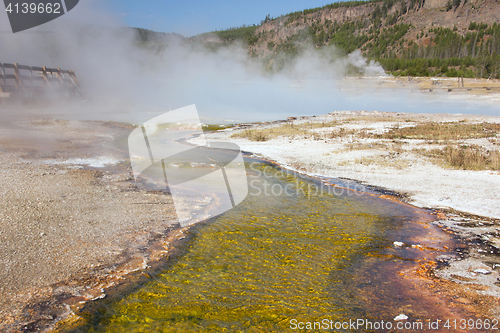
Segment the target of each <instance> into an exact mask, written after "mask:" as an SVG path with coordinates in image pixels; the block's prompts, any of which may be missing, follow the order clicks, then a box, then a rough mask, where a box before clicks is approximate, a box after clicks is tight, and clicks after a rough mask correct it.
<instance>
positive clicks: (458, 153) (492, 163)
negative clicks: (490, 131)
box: [414, 144, 500, 170]
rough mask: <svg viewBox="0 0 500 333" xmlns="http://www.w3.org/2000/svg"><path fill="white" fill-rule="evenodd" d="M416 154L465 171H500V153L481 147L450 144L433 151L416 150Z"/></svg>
mask: <svg viewBox="0 0 500 333" xmlns="http://www.w3.org/2000/svg"><path fill="white" fill-rule="evenodd" d="M414 152H416V153H418V154H420V155H423V156H427V157H430V158H432V159H434V160H435V161H437V162H438V163H440V164H445V165H446V166H452V167H454V168H457V169H463V170H500V153H499V152H498V151H496V150H487V149H485V148H483V147H480V146H474V145H471V146H456V145H452V144H448V145H446V146H444V147H443V148H436V149H431V150H426V149H415V150H414Z"/></svg>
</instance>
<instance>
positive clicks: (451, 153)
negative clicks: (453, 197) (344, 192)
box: [231, 116, 500, 170]
mask: <svg viewBox="0 0 500 333" xmlns="http://www.w3.org/2000/svg"><path fill="white" fill-rule="evenodd" d="M409 118H410V117H399V116H398V117H396V116H384V117H377V116H354V117H349V118H345V119H342V120H338V121H330V122H325V121H323V122H302V123H299V124H294V123H293V122H292V123H286V124H282V125H279V126H275V127H271V128H253V129H247V130H243V131H239V132H237V133H234V134H233V135H232V136H231V137H233V138H246V139H249V140H251V141H268V140H271V139H275V138H278V137H288V138H290V139H306V140H325V142H326V140H328V139H330V140H331V139H339V140H340V143H342V145H343V148H341V149H340V150H337V151H335V153H348V152H349V151H352V150H367V151H372V152H373V151H379V152H384V153H389V155H390V156H389V155H387V156H386V154H384V155H383V156H372V155H370V156H365V157H362V158H357V159H356V160H351V161H349V162H345V163H350V164H352V163H355V164H363V165H380V166H387V167H396V168H397V169H401V168H405V167H406V166H408V165H410V163H409V162H408V161H403V159H404V158H403V157H402V156H401V155H400V154H402V153H404V152H408V153H412V154H415V155H417V156H424V157H427V158H429V159H430V161H431V162H433V163H435V164H438V165H442V166H444V167H452V168H457V169H463V170H500V153H499V151H498V149H496V147H495V146H496V145H497V144H498V143H499V139H500V124H499V123H490V122H481V123H478V122H476V123H473V122H470V121H467V120H460V121H448V122H446V121H441V122H438V121H427V122H422V119H421V120H420V122H419V123H416V124H415V123H414V124H407V123H406V122H410V121H412V122H413V121H414V120H411V119H409ZM380 122H383V123H384V124H385V125H384V128H385V130H386V132H385V133H380V132H379V133H374V131H373V130H370V129H369V128H352V126H353V123H356V124H364V125H366V126H368V125H374V124H376V123H380ZM389 122H393V123H395V124H390V123H389ZM401 123H406V124H405V126H402V124H401ZM346 124H349V125H346ZM355 127H356V126H355ZM317 129H323V130H319V131H318V130H317ZM470 139H488V142H489V143H491V145H490V146H488V147H486V146H481V145H471V144H468V143H467V144H466V143H465V142H464V141H463V140H470ZM422 144H425V145H433V146H434V147H435V148H429V147H427V148H414V147H415V145H422ZM370 154H371V153H370ZM340 163H341V164H342V163H344V162H340Z"/></svg>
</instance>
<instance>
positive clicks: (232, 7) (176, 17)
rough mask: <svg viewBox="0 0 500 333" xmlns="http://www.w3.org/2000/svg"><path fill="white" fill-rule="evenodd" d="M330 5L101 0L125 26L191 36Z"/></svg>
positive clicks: (300, 0) (279, 0)
mask: <svg viewBox="0 0 500 333" xmlns="http://www.w3.org/2000/svg"><path fill="white" fill-rule="evenodd" d="M332 2H335V0H333V1H321V0H308V1H307V0H275V1H269V0H268V1H265V0H252V1H238V0H233V1H230V0H205V1H203V0H184V1H179V0H177V1H162V0H141V1H139V0H104V6H105V7H106V8H107V10H108V11H110V12H111V13H112V14H114V15H118V16H120V17H121V19H122V20H123V22H124V23H125V24H126V25H128V26H131V27H139V28H146V29H151V30H155V31H163V32H177V33H180V34H182V35H184V36H192V35H196V34H199V33H202V32H207V31H213V30H215V29H218V30H221V29H225V28H228V27H233V26H241V25H242V24H253V23H255V24H258V23H259V22H260V21H261V20H263V19H264V18H265V17H266V15H267V14H271V16H274V17H276V16H279V15H281V14H288V13H290V12H294V11H297V10H303V9H306V8H314V7H321V6H324V5H327V4H330V3H332Z"/></svg>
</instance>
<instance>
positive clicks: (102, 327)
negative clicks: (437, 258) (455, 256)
mask: <svg viewBox="0 0 500 333" xmlns="http://www.w3.org/2000/svg"><path fill="white" fill-rule="evenodd" d="M247 162H248V161H247ZM247 167H248V168H247V170H248V172H249V175H248V177H249V185H250V190H249V195H248V197H247V198H246V200H245V201H244V202H243V203H242V204H240V205H239V206H237V207H236V208H234V209H232V210H230V211H228V212H226V213H225V214H223V215H221V216H219V217H217V218H214V219H212V220H210V221H208V222H205V223H202V224H197V225H195V226H194V227H192V228H191V229H190V230H189V232H188V237H187V238H186V239H185V240H183V241H182V244H180V248H181V249H182V251H181V252H182V253H180V254H179V255H177V256H176V257H175V258H174V259H170V260H169V261H168V262H165V264H164V266H163V268H162V269H161V270H160V271H157V272H150V275H151V279H148V281H147V282H145V283H143V284H141V285H136V286H134V287H133V288H129V289H128V291H127V292H122V293H119V294H114V295H113V294H111V297H108V298H106V299H103V300H99V301H96V302H94V303H93V304H90V305H89V306H87V307H86V308H85V309H84V310H83V311H82V313H80V315H81V316H83V318H84V319H85V320H84V321H85V323H84V324H83V325H82V326H80V327H79V328H76V329H75V328H74V327H73V328H71V329H70V330H72V331H75V332H76V331H81V332H88V331H91V332H124V331H125V332H146V331H147V332H150V331H151V332H152V331H154V332H223V331H228V332H236V331H245V332H276V331H285V330H288V329H290V327H291V326H290V320H291V319H297V320H298V321H321V320H323V319H328V320H334V321H336V320H349V319H356V318H371V319H372V320H376V319H379V320H381V319H383V320H393V318H394V317H395V316H397V315H399V314H400V313H405V314H407V315H408V316H410V318H411V319H412V320H425V319H426V318H432V316H433V315H435V313H434V312H433V308H432V306H431V307H429V306H428V304H427V303H426V302H423V301H422V296H421V294H419V292H418V290H413V289H412V288H411V287H410V286H409V285H405V283H404V281H403V279H402V278H401V276H400V275H399V274H398V272H399V271H401V270H402V269H407V268H409V267H411V266H412V265H415V261H416V260H419V259H421V258H422V256H423V255H425V256H427V257H428V258H429V257H430V256H431V252H433V251H434V250H425V251H422V250H419V249H416V248H412V247H410V246H409V247H401V248H398V247H395V246H394V245H393V242H394V241H402V242H404V243H406V244H413V242H415V241H416V240H417V239H420V241H422V240H423V239H424V238H419V237H423V236H425V235H426V234H427V233H428V232H429V228H432V227H427V226H425V227H424V226H423V224H422V223H416V222H418V221H423V220H425V219H426V218H428V216H427V214H426V213H425V212H423V211H422V210H417V209H416V208H414V207H410V206H406V205H402V204H399V203H396V202H392V201H390V200H383V199H380V198H378V197H377V196H373V195H367V194H360V193H356V192H353V191H347V190H344V191H342V192H343V193H342V194H341V193H339V189H337V191H336V193H332V192H331V191H329V190H327V188H325V187H318V184H319V183H317V182H314V181H313V180H310V179H305V178H302V177H298V176H296V175H294V174H292V173H288V172H284V171H282V170H280V169H278V168H275V167H273V166H270V165H266V164H263V163H256V162H253V163H252V164H251V165H250V163H248V166H247ZM443 237H444V236H443ZM445 241H446V239H445ZM427 242H428V243H427V244H425V243H420V244H422V245H423V246H427V247H432V246H434V247H435V248H438V245H433V244H432V243H434V242H441V243H440V245H439V246H442V245H443V244H445V243H443V242H444V241H443V239H437V238H433V239H430V238H429V239H428V240H427ZM446 244H447V245H448V246H453V245H452V244H450V243H446ZM437 250H439V249H437ZM434 306H435V305H434ZM360 331H362V330H360Z"/></svg>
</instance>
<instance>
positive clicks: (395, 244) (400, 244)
mask: <svg viewBox="0 0 500 333" xmlns="http://www.w3.org/2000/svg"><path fill="white" fill-rule="evenodd" d="M392 244H394V246H403V245H405V243H403V242H394V243H392Z"/></svg>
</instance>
